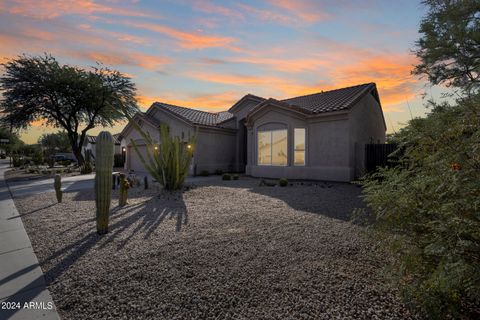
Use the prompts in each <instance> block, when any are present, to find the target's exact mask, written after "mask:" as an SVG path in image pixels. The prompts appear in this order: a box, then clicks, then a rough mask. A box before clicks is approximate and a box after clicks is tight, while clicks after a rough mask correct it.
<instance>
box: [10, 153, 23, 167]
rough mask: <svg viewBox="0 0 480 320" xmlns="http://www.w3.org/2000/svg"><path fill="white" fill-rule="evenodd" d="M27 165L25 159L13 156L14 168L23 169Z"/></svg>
mask: <svg viewBox="0 0 480 320" xmlns="http://www.w3.org/2000/svg"><path fill="white" fill-rule="evenodd" d="M24 164H25V159H23V157H20V156H18V155H13V156H12V165H13V166H14V167H21V166H23V165H24Z"/></svg>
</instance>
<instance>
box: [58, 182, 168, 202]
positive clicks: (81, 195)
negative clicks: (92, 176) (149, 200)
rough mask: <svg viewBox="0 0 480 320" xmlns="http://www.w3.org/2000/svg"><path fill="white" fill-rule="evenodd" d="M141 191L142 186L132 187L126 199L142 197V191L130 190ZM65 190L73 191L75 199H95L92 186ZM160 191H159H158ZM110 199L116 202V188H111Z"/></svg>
mask: <svg viewBox="0 0 480 320" xmlns="http://www.w3.org/2000/svg"><path fill="white" fill-rule="evenodd" d="M139 190H140V191H143V190H144V189H143V186H140V187H133V188H131V189H130V190H129V193H128V199H136V198H141V197H144V194H143V193H142V192H132V191H139ZM154 190H155V189H154ZM65 192H72V193H75V196H74V197H73V200H75V201H95V191H94V189H93V188H90V189H88V190H66V191H65ZM159 192H160V191H159ZM112 200H115V202H118V188H117V189H115V190H112Z"/></svg>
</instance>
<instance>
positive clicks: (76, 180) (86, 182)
mask: <svg viewBox="0 0 480 320" xmlns="http://www.w3.org/2000/svg"><path fill="white" fill-rule="evenodd" d="M94 177H95V174H86V175H80V176H73V177H64V178H62V190H63V191H65V192H71V191H79V190H84V189H90V188H93V179H94ZM8 186H9V187H10V192H11V193H12V195H13V197H14V198H20V197H25V196H29V195H32V194H39V193H44V192H53V191H55V189H54V188H53V179H52V178H46V179H37V180H18V181H15V180H12V181H9V182H8Z"/></svg>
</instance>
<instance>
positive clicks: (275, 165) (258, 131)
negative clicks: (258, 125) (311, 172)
mask: <svg viewBox="0 0 480 320" xmlns="http://www.w3.org/2000/svg"><path fill="white" fill-rule="evenodd" d="M274 131H287V163H286V164H284V165H281V164H273V163H272V145H273V143H272V139H273V134H270V164H265V163H260V161H259V160H260V159H259V157H260V153H259V152H258V134H259V133H260V132H274ZM256 146H257V148H256V149H257V150H256V153H257V166H262V167H288V128H284V129H273V130H258V129H257V137H256Z"/></svg>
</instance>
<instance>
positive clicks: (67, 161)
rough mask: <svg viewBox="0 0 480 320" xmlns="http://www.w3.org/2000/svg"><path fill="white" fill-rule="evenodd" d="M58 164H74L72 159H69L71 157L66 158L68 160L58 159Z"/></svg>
mask: <svg viewBox="0 0 480 320" xmlns="http://www.w3.org/2000/svg"><path fill="white" fill-rule="evenodd" d="M58 164H60V165H61V166H64V167H66V166H69V165H71V164H72V160H69V159H66V160H61V161H58Z"/></svg>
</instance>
